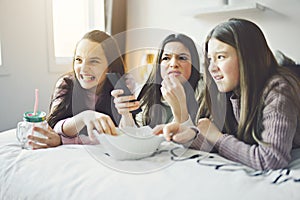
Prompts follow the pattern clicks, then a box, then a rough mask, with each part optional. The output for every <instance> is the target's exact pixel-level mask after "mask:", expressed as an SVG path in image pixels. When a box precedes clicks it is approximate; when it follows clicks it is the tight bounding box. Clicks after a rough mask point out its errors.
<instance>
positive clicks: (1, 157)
mask: <svg viewBox="0 0 300 200" xmlns="http://www.w3.org/2000/svg"><path fill="white" fill-rule="evenodd" d="M172 149H173V150H172ZM160 150H161V151H160V153H158V154H156V155H154V156H152V157H149V158H146V159H142V160H136V161H115V160H113V159H111V158H110V157H109V156H107V155H105V154H104V150H103V149H102V148H101V145H64V146H60V147H57V148H51V149H44V150H22V149H21V148H20V146H19V144H18V142H17V140H16V139H15V130H14V129H12V130H8V131H5V132H2V133H0V166H1V167H0V199H1V200H2V199H3V200H14V199H21V200H22V199H29V200H31V199H41V200H44V199H68V200H69V199H76V200H77V199H149V200H153V199H181V200H182V199H202V200H205V199H209V200H214V199H228V200H229V199H230V200H237V199H238V200H245V199H249V200H250V199H251V200H253V199H263V200H265V199H272V200H276V199H278V200H283V199H289V200H299V199H300V149H298V150H295V151H294V152H293V159H294V160H293V161H292V162H291V164H290V166H289V169H288V170H287V169H285V170H276V171H269V172H266V173H260V172H255V171H253V170H251V169H250V168H247V167H245V166H242V165H239V164H237V163H233V162H230V161H228V160H226V159H224V158H222V157H220V156H218V155H216V154H207V153H204V152H200V151H194V150H188V151H185V150H184V149H182V148H180V147H179V146H176V145H174V144H170V143H165V144H163V145H162V146H161V148H160ZM170 150H172V151H170ZM174 153H175V156H174V155H173V154H174ZM176 155H181V156H179V157H176ZM190 156H193V159H187V158H188V157H190ZM172 158H173V160H172ZM174 159H175V160H181V161H174ZM218 166H219V167H218ZM216 168H218V169H216Z"/></svg>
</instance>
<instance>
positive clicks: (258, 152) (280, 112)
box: [191, 76, 300, 170]
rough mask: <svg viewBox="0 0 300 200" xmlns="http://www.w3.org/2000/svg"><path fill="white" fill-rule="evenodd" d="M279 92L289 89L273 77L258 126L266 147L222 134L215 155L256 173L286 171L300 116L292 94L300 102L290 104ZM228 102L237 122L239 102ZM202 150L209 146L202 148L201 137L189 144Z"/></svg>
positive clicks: (299, 140)
mask: <svg viewBox="0 0 300 200" xmlns="http://www.w3.org/2000/svg"><path fill="white" fill-rule="evenodd" d="M282 91H290V86H289V85H288V83H287V82H286V81H285V80H284V79H283V78H280V77H279V76H275V77H274V78H273V80H272V81H271V82H270V83H269V85H268V86H267V87H266V89H265V91H264V93H263V96H262V98H264V107H263V110H262V119H261V123H262V125H263V127H264V130H263V131H262V132H261V137H262V140H263V141H264V142H266V143H268V144H269V145H265V144H254V145H249V144H246V143H245V142H243V141H241V140H239V139H237V138H236V137H235V136H233V135H231V134H223V135H222V137H220V138H219V139H218V141H217V142H216V144H214V148H215V149H216V150H217V151H218V153H219V154H220V155H222V156H224V157H226V158H228V159H230V160H232V161H236V162H239V163H242V164H245V165H247V166H249V167H252V168H254V169H258V170H265V169H278V168H283V167H286V166H287V165H288V163H289V162H290V160H291V150H292V149H293V148H300V113H299V110H297V109H295V108H296V106H295V105H296V104H299V103H300V93H298V94H295V95H298V97H299V102H293V101H292V100H291V99H289V98H287V96H285V95H283V94H282ZM230 102H231V104H232V107H233V113H234V116H235V119H236V121H237V122H239V118H240V106H239V99H234V98H230ZM199 135H200V134H199ZM200 140H202V141H200ZM205 146H206V147H207V146H208V145H207V143H206V144H205V145H203V137H199V136H198V137H197V138H196V139H195V140H194V142H193V143H192V144H191V147H192V148H196V149H201V150H205V148H203V147H205ZM210 149H211V148H210ZM208 150H209V147H208Z"/></svg>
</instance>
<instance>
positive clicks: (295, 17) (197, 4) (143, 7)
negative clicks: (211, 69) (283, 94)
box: [127, 0, 300, 62]
mask: <svg viewBox="0 0 300 200" xmlns="http://www.w3.org/2000/svg"><path fill="white" fill-rule="evenodd" d="M230 1H235V2H242V1H247V0H230ZM248 1H249V0H248ZM257 2H259V3H262V4H264V5H266V6H268V7H269V8H271V9H267V10H266V11H264V12H240V13H237V14H232V13H230V14H224V13H223V14H218V15H214V16H204V17H200V18H196V17H194V16H193V15H194V14H195V11H196V10H197V9H200V8H203V7H205V6H208V5H209V6H214V5H220V4H221V3H222V0H143V1H140V0H128V10H127V28H128V29H129V30H130V29H136V28H144V27H148V28H149V27H151V28H155V29H158V30H159V29H164V30H165V29H169V30H172V31H176V32H182V33H185V34H187V35H189V36H191V37H192V38H193V39H195V41H196V42H197V43H198V45H202V44H203V41H204V39H205V36H206V34H207V33H208V32H209V30H210V29H211V28H213V27H214V26H215V25H216V24H218V23H219V22H222V21H226V20H227V19H229V18H231V17H240V18H247V19H250V20H252V21H254V22H256V23H257V24H258V25H259V26H260V27H261V28H262V30H263V32H264V33H265V35H266V38H267V40H268V42H269V45H270V47H271V48H272V49H273V50H275V49H280V50H282V51H283V52H284V53H286V54H287V55H288V56H290V57H291V58H293V59H295V60H297V61H298V62H299V61H300V53H299V39H298V38H299V35H300V26H299V24H300V15H299V10H300V1H299V0H285V1H282V0H258V1H257ZM158 39H159V38H156V40H158ZM162 39H163V38H161V40H162ZM132 42H134V38H133V39H132V41H127V43H132Z"/></svg>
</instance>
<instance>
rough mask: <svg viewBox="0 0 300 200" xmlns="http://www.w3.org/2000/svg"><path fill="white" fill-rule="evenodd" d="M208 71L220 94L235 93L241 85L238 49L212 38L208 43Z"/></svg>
mask: <svg viewBox="0 0 300 200" xmlns="http://www.w3.org/2000/svg"><path fill="white" fill-rule="evenodd" d="M207 57H208V59H209V60H210V64H209V67H208V71H209V73H210V74H211V76H212V78H213V79H214V81H215V83H216V84H217V87H218V90H219V91H220V92H230V91H234V90H235V89H236V88H237V87H238V86H239V83H240V81H239V80H240V75H239V61H238V56H237V52H236V49H235V48H233V47H232V46H230V45H228V44H226V43H224V42H221V41H220V40H217V39H215V38H212V39H210V40H209V42H208V52H207Z"/></svg>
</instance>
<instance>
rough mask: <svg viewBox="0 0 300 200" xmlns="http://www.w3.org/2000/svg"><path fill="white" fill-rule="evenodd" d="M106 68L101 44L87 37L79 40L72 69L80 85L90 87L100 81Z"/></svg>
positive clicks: (106, 64)
mask: <svg viewBox="0 0 300 200" xmlns="http://www.w3.org/2000/svg"><path fill="white" fill-rule="evenodd" d="M107 68H108V63H107V59H106V56H105V53H104V50H103V48H102V46H101V44H99V43H97V42H92V41H90V40H88V39H83V40H81V41H80V42H79V43H78V45H77V48H76V52H75V57H74V71H75V74H76V78H77V79H78V81H79V83H80V85H81V87H83V88H84V89H92V88H94V87H96V86H97V85H98V83H99V82H102V81H103V80H104V78H105V76H103V75H104V74H105V73H106V71H107Z"/></svg>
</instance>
